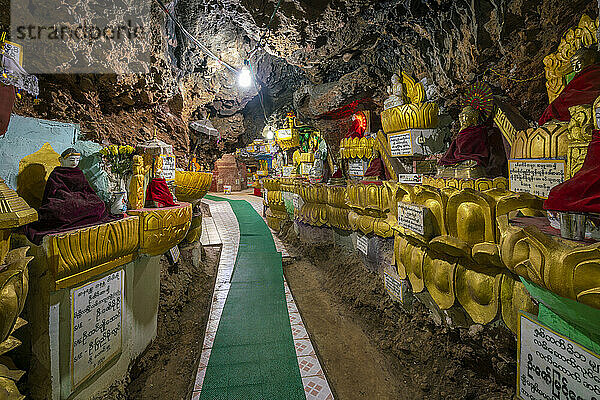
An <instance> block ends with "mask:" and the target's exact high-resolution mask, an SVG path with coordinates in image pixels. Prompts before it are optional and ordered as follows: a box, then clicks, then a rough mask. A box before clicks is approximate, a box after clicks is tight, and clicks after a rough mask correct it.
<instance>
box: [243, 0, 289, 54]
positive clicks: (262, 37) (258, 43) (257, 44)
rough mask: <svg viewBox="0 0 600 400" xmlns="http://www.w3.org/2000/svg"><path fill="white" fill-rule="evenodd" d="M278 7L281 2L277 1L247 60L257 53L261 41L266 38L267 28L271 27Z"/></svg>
mask: <svg viewBox="0 0 600 400" xmlns="http://www.w3.org/2000/svg"><path fill="white" fill-rule="evenodd" d="M280 5H281V0H279V1H277V5H276V6H275V9H274V10H273V14H271V18H269V22H268V23H267V26H266V27H265V31H264V32H263V34H262V35H260V38H259V39H258V42H257V43H256V46H254V49H253V50H252V51H251V52H250V55H249V56H248V58H250V57H252V56H253V55H254V53H256V52H257V51H258V48H259V47H260V45H261V43H262V41H263V39H264V38H265V36H267V32H269V27H270V26H271V22H272V21H273V17H275V14H276V13H277V10H278V9H279V6H280Z"/></svg>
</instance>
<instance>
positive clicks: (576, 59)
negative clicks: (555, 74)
mask: <svg viewBox="0 0 600 400" xmlns="http://www.w3.org/2000/svg"><path fill="white" fill-rule="evenodd" d="M598 60H599V57H598V52H597V51H596V50H593V49H588V48H585V47H582V48H580V49H579V50H577V52H576V53H575V54H574V55H573V56H572V57H571V66H572V68H573V72H575V77H574V78H573V79H572V80H571V82H569V84H568V85H567V86H565V88H564V89H563V91H562V92H561V93H560V95H558V97H557V98H556V99H554V100H553V101H552V103H550V105H548V107H547V108H546V110H545V111H544V113H543V114H542V116H541V118H540V119H539V121H538V123H539V124H540V126H541V125H543V124H545V123H546V122H548V121H551V120H559V121H569V120H570V119H571V114H570V113H569V107H572V106H576V105H581V104H592V103H593V102H594V100H595V99H596V98H597V97H598V96H600V63H598Z"/></svg>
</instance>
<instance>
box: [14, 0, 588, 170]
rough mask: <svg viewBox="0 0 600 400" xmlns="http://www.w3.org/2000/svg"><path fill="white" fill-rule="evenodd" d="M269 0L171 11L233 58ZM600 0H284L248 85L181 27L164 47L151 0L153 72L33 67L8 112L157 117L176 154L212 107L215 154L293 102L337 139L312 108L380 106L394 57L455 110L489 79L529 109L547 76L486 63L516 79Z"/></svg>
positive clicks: (191, 2) (119, 120)
mask: <svg viewBox="0 0 600 400" xmlns="http://www.w3.org/2000/svg"><path fill="white" fill-rule="evenodd" d="M276 3H277V0H178V1H177V3H176V6H175V10H176V15H177V17H178V18H179V19H180V20H181V22H182V23H183V25H184V26H185V27H186V29H188V31H189V32H191V33H192V34H193V35H194V36H196V37H197V38H198V40H200V41H201V42H202V43H204V44H205V45H206V46H207V47H209V48H210V49H211V50H212V51H213V52H214V53H216V54H218V55H220V56H221V57H222V58H223V59H224V60H225V61H226V62H228V63H229V64H231V65H233V66H234V67H237V68H239V67H240V66H241V65H242V63H243V60H244V59H245V58H248V57H249V54H250V53H251V52H252V50H253V49H254V48H255V47H256V42H257V41H258V40H259V38H260V36H261V35H262V34H263V32H265V29H264V27H265V26H266V25H267V23H268V20H269V17H270V15H271V14H272V13H273V10H274V8H275V5H276ZM597 7H598V5H597V2H596V1H595V0H587V1H583V0H573V1H555V0H536V1H532V0H481V1H471V0H454V1H452V0H387V1H379V0H329V1H327V0H322V1H319V0H282V2H281V6H280V8H279V9H278V10H277V13H276V14H275V16H274V18H273V21H272V23H271V26H270V29H269V30H268V32H267V34H266V35H265V38H264V40H263V43H262V45H261V47H260V48H259V49H258V50H257V51H256V52H254V53H253V54H251V57H250V61H251V63H252V66H253V69H254V71H255V74H256V77H257V85H256V86H253V87H251V88H249V89H245V90H242V89H240V88H239V87H238V86H237V84H236V77H235V76H233V75H232V73H231V72H229V71H228V70H227V69H225V68H223V67H222V66H220V65H219V64H218V63H216V62H215V61H213V60H211V59H210V58H208V57H206V55H204V54H203V53H201V52H200V51H199V50H198V49H197V48H196V47H195V46H193V45H192V44H190V42H189V41H188V40H187V39H186V38H184V37H183V36H182V35H181V34H180V33H178V34H177V41H176V46H175V47H174V48H171V50H172V54H173V55H174V58H171V57H169V54H168V51H167V50H168V46H167V42H166V40H165V18H164V15H163V14H162V13H161V11H160V10H159V9H158V8H156V9H155V10H154V11H153V14H152V16H151V21H152V24H153V27H154V28H155V33H156V34H155V35H154V37H153V47H154V49H155V51H154V52H153V57H152V59H153V61H152V65H150V66H149V70H150V73H148V74H145V75H134V76H122V75H118V76H117V75H85V76H83V75H47V76H41V77H40V89H41V95H40V98H41V102H40V104H39V105H34V104H33V103H32V101H31V99H24V100H21V101H20V102H19V103H18V105H17V109H16V112H17V113H20V114H24V115H32V116H38V117H41V118H49V119H58V120H64V121H73V122H80V123H81V125H82V132H83V133H84V134H85V135H86V136H87V137H88V138H91V139H93V140H96V141H100V142H102V141H110V142H114V143H124V142H131V141H139V140H144V139H147V138H149V137H150V136H151V131H152V129H153V127H154V126H157V127H158V129H159V136H160V137H161V138H162V139H163V140H166V141H169V142H171V143H173V144H174V145H175V149H176V151H177V152H178V153H179V154H189V153H190V151H191V148H192V147H193V146H194V143H195V142H196V138H195V137H194V135H193V134H192V133H190V130H189V128H188V124H189V122H190V121H192V120H196V119H201V118H202V117H204V116H209V117H210V118H211V121H212V122H213V124H214V126H215V127H216V128H217V129H219V130H220V132H221V134H222V136H223V140H222V141H221V143H219V145H218V146H217V148H214V146H213V148H207V147H202V146H199V147H197V148H196V151H197V152H198V153H199V155H200V156H201V157H202V158H204V159H206V160H207V161H213V160H214V159H215V158H217V157H218V156H219V155H220V154H222V153H223V152H228V151H232V150H233V149H235V148H236V147H240V146H243V145H244V144H245V143H246V142H248V141H250V140H252V139H253V138H256V137H258V136H259V135H260V131H261V130H262V127H263V124H264V114H266V115H267V116H269V115H271V114H272V113H274V112H279V113H283V112H285V111H287V110H290V109H292V108H293V109H294V110H295V111H296V112H297V113H298V114H299V116H300V117H301V119H302V120H304V122H309V123H312V124H314V125H316V126H318V127H319V128H321V129H322V130H324V131H325V132H326V133H327V134H328V135H329V137H330V138H331V141H332V142H335V141H336V140H337V138H338V137H339V136H340V135H341V134H342V131H343V129H344V123H343V122H340V121H330V120H324V119H321V118H319V116H321V115H323V114H325V113H328V112H330V111H332V110H336V109H340V108H342V107H344V106H346V105H348V104H350V103H352V102H353V101H355V100H365V99H366V100H368V102H367V103H366V104H370V105H371V107H373V109H375V110H379V109H381V107H380V106H381V104H382V101H383V98H384V96H385V88H386V86H387V85H388V84H389V79H390V76H391V75H392V74H393V73H394V72H396V71H397V70H398V69H399V68H402V69H404V70H405V71H407V72H408V73H409V74H411V75H413V76H415V77H416V78H418V79H420V80H422V79H426V82H427V84H426V87H427V91H428V95H429V97H430V98H432V99H433V100H436V101H437V102H438V104H439V105H440V106H441V109H442V110H443V111H445V112H446V113H449V114H450V115H451V116H453V117H456V114H457V112H458V111H457V110H458V98H459V95H460V93H461V91H462V90H463V89H464V88H465V87H466V85H468V84H469V83H471V82H473V81H475V80H478V79H484V80H486V81H487V82H489V83H490V84H491V85H492V87H493V89H494V92H495V94H497V95H500V96H503V97H505V98H506V100H507V101H508V102H510V103H512V104H513V105H514V106H516V107H517V108H519V110H520V111H521V112H522V114H523V115H524V116H525V117H527V118H528V119H530V120H533V119H536V118H537V116H539V114H541V112H542V110H543V109H544V107H545V105H546V104H547V102H548V98H547V96H546V93H545V88H544V80H543V78H538V79H534V80H531V81H528V82H523V83H519V82H514V81H511V80H509V79H506V78H504V77H502V76H499V75H496V74H493V73H492V72H491V71H490V69H489V68H493V69H494V70H495V71H499V72H501V73H502V74H503V75H508V76H510V77H513V78H517V79H527V78H530V77H534V76H536V75H538V74H540V72H543V62H542V60H543V57H544V56H545V55H546V54H548V53H549V52H551V51H553V50H555V49H556V46H557V44H558V42H559V40H560V37H561V35H562V34H563V33H564V32H565V31H566V30H567V29H568V28H569V27H571V26H573V25H575V24H576V23H577V22H578V20H579V18H580V17H581V15H582V14H583V13H587V14H588V15H590V16H592V17H596V16H597ZM124 12H126V10H124ZM5 20H6V18H5V19H4V21H5ZM259 92H260V93H259ZM259 98H261V99H262V100H263V101H262V103H263V105H264V109H265V110H264V112H263V108H262V107H261V102H260V100H259Z"/></svg>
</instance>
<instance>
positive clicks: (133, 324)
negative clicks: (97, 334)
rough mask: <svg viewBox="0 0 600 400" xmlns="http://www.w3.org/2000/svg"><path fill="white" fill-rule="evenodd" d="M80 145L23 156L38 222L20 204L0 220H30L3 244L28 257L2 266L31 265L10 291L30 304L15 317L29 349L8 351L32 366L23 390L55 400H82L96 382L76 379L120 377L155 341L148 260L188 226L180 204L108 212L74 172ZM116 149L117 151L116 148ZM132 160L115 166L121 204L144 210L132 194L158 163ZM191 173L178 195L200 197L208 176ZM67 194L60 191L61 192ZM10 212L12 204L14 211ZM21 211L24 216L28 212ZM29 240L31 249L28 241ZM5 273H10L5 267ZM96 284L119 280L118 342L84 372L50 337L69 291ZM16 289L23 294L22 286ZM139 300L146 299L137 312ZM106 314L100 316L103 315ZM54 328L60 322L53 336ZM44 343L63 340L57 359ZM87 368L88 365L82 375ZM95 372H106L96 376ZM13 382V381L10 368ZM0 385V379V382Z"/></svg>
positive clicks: (153, 267)
mask: <svg viewBox="0 0 600 400" xmlns="http://www.w3.org/2000/svg"><path fill="white" fill-rule="evenodd" d="M78 143H79V142H76V144H75V145H74V146H73V147H72V148H67V149H66V150H64V151H63V153H62V154H60V155H59V154H58V153H57V152H55V151H54V149H53V148H52V145H51V144H50V143H46V144H45V145H44V146H42V148H41V149H40V150H39V151H37V152H35V153H33V154H30V155H28V156H26V157H24V158H23V159H22V160H21V162H20V164H19V170H20V174H19V175H18V176H17V179H16V181H17V186H18V191H19V192H20V193H23V196H25V197H26V198H27V199H28V200H27V201H30V202H31V203H32V204H34V205H35V207H37V208H38V211H39V213H38V214H39V215H40V216H41V217H40V222H34V219H35V218H33V219H32V218H30V217H31V215H33V216H36V215H38V214H36V211H35V210H34V209H29V208H28V207H26V206H27V204H26V203H25V201H23V200H21V201H22V205H21V206H19V207H18V209H15V210H14V211H15V214H14V216H13V217H10V216H8V215H6V216H5V217H6V218H7V219H6V222H7V223H10V224H16V223H17V222H18V221H21V223H29V225H28V226H27V227H26V228H25V230H24V232H25V233H27V234H28V236H25V235H23V234H21V233H19V234H14V235H12V240H11V241H12V243H13V246H17V247H18V246H22V247H23V248H26V247H25V246H29V247H30V250H29V251H30V254H31V255H32V256H33V258H32V259H31V261H29V260H30V258H27V257H25V255H24V253H23V252H22V251H20V250H19V251H18V252H17V253H15V252H14V251H11V252H9V256H7V260H8V262H10V263H11V265H12V264H13V263H15V262H16V261H18V260H20V259H23V260H26V261H27V262H29V264H30V265H29V266H28V269H29V280H28V282H27V285H25V287H24V290H25V291H23V289H19V290H16V297H15V298H20V297H21V296H25V293H26V292H27V286H28V287H29V288H30V296H29V299H28V301H27V303H24V304H25V305H24V308H23V309H24V311H23V316H24V317H25V318H26V319H27V320H28V322H29V326H30V328H29V330H28V333H27V334H28V335H29V336H28V338H27V343H28V344H27V346H29V345H30V343H32V342H35V343H37V344H36V347H35V348H27V349H22V350H19V348H16V349H15V351H18V352H19V353H24V354H25V356H24V357H25V358H24V360H26V361H27V363H28V365H29V366H30V367H29V374H28V385H29V387H30V388H31V389H30V390H31V392H32V393H35V394H36V396H38V397H44V396H48V397H52V393H56V395H57V396H58V395H60V393H59V392H60V390H62V391H63V392H65V393H67V392H68V393H69V394H70V395H73V396H81V397H85V398H87V397H88V396H87V394H89V393H90V391H93V390H95V389H94V388H93V386H94V385H91V386H90V385H89V384H83V383H84V382H86V383H91V382H96V380H97V379H100V381H101V377H102V375H103V374H104V373H105V372H106V371H111V372H110V373H111V374H117V375H119V374H123V376H124V375H125V374H126V373H127V370H128V368H129V362H130V360H131V359H133V358H135V357H137V356H138V355H139V353H140V351H141V350H143V349H144V348H145V347H146V346H147V345H148V344H149V343H150V342H151V341H152V339H153V338H154V336H155V335H156V316H157V310H158V292H159V279H158V277H159V274H160V263H159V261H158V260H159V259H158V258H157V257H154V256H159V255H162V254H163V253H165V252H166V251H168V250H169V249H171V248H172V247H173V246H176V245H177V244H178V243H179V242H181V241H182V240H183V238H184V237H185V236H186V234H187V232H188V229H189V227H190V224H191V220H192V213H191V205H190V204H189V203H180V204H178V205H176V206H175V207H171V208H153V209H144V208H141V209H140V210H139V213H138V214H139V216H137V215H133V214H134V213H135V212H134V211H133V210H131V209H129V210H127V215H122V214H121V215H116V216H115V215H112V214H111V211H112V209H111V206H110V205H106V204H105V203H104V202H103V201H102V200H101V199H99V198H98V196H97V195H96V193H95V191H94V189H93V188H91V187H90V185H89V184H88V183H87V180H86V178H85V176H84V175H83V173H82V172H81V169H79V168H78V163H79V160H80V158H81V157H82V154H81V152H80V151H79V150H78ZM84 145H85V147H86V149H88V150H87V151H89V149H90V147H91V146H89V145H87V144H86V143H84ZM113 147H114V146H113ZM93 148H94V149H96V151H98V149H101V147H100V146H94V147H93ZM106 148H109V147H106ZM106 148H105V149H106ZM121 148H123V151H124V152H123V155H126V154H125V150H127V149H126V146H121ZM114 149H115V150H114V151H119V149H120V148H119V147H114ZM110 151H113V150H110ZM105 153H106V151H105ZM88 154H89V153H88ZM111 154H113V155H114V153H111ZM115 156H116V155H115ZM132 156H133V157H132V158H133V161H134V162H133V163H132V164H133V167H132V166H131V165H130V164H128V163H123V164H122V165H129V167H128V168H133V170H127V171H125V170H123V171H121V173H127V174H128V175H129V176H131V183H130V184H129V189H130V195H129V200H130V201H129V204H127V201H125V203H124V206H125V207H127V206H129V207H132V206H133V207H140V206H141V207H143V201H144V197H145V196H138V194H139V193H142V194H145V193H146V188H147V186H146V183H147V175H146V174H149V173H150V170H152V168H149V166H150V165H151V164H153V166H154V168H155V169H154V171H156V170H160V168H161V166H160V165H159V164H156V163H154V162H152V163H151V162H149V161H148V158H147V159H146V160H145V159H144V157H143V156H140V155H132ZM95 159H99V157H96V158H95ZM115 165H116V164H115ZM173 172H174V171H173ZM136 175H139V177H138V176H136ZM199 177H201V179H199V180H200V183H196V182H195V179H193V178H191V179H188V180H187V181H186V182H187V184H188V185H189V186H187V187H186V188H187V192H186V193H187V194H188V196H189V197H190V198H192V197H195V196H202V195H204V193H205V191H206V190H207V186H208V184H209V181H210V177H211V176H210V174H206V175H200V176H199ZM137 178H139V179H137ZM203 192H204V193H203ZM65 193H67V195H64V194H65ZM15 198H17V197H16V195H15ZM10 201H13V200H10ZM70 201H76V202H77V204H76V206H77V205H78V206H83V207H84V210H85V212H83V211H82V210H77V209H76V208H73V207H74V206H71V205H70V203H69V202H70ZM11 204H12V203H11ZM15 204H16V203H15ZM11 207H13V208H14V205H13V206H11ZM28 209H29V210H31V211H30V212H29V213H28V212H27V210H28ZM61 212H62V214H60V215H61V216H62V217H61V218H57V217H55V215H57V214H56V213H61ZM30 214H31V215H30ZM149 214H152V217H149V216H148V215H149ZM2 217H3V215H0V219H1V218H2ZM70 217H72V218H70ZM53 224H54V225H53ZM15 226H16V225H15ZM3 232H5V231H3ZM28 237H29V238H30V239H31V240H34V241H35V242H36V243H39V245H38V244H34V243H32V242H30V239H29V238H28ZM2 244H4V242H2ZM142 254H151V255H152V257H141V255H142ZM21 256H23V257H21ZM19 263H20V264H19V265H20V267H19V268H20V271H21V273H23V271H25V272H26V271H27V269H24V268H23V265H26V264H23V263H22V262H21V261H19ZM15 265H16V264H15ZM9 270H12V267H10V269H9ZM7 271H8V270H7ZM15 271H16V270H15ZM134 274H135V277H136V280H137V281H138V283H140V286H139V287H133V286H131V287H130V286H128V285H125V281H126V280H127V279H132V278H133V275H134ZM13 275H14V276H13ZM13 275H11V276H13V278H11V279H13V280H14V279H15V278H16V277H17V275H15V274H13ZM7 277H8V275H7ZM104 280H110V281H114V282H117V281H118V282H120V283H119V284H118V285H117V284H115V285H116V286H115V285H113V286H114V288H113V289H114V292H115V293H114V294H113V295H114V296H119V297H120V298H121V299H122V302H120V305H119V307H118V308H117V311H115V312H116V313H117V317H118V316H119V315H120V316H121V318H119V319H118V321H121V324H122V325H119V327H116V326H115V327H112V328H111V329H113V328H114V329H117V328H118V329H117V330H119V331H120V332H121V333H120V335H122V336H121V338H122V340H118V341H115V342H114V343H112V342H111V343H112V344H111V345H110V346H111V348H110V359H107V358H103V357H101V356H100V357H99V358H97V359H96V358H95V357H96V356H97V355H94V354H91V353H90V354H89V357H91V359H93V360H94V361H93V363H92V364H90V365H88V366H87V367H85V368H84V367H82V366H81V365H80V364H81V362H79V361H78V360H81V358H80V357H79V355H77V354H74V353H73V352H74V351H75V350H77V351H78V352H79V351H80V350H81V351H83V350H82V349H81V348H80V347H78V348H77V349H76V348H75V347H76V346H75V347H73V348H72V349H71V348H69V346H65V345H64V343H67V344H68V340H66V341H65V340H63V338H59V337H58V336H57V335H59V332H60V334H61V335H67V336H68V335H69V332H70V331H71V330H72V328H73V324H75V322H76V317H75V314H73V313H72V312H71V311H72V310H71V308H72V307H79V306H77V305H76V304H75V303H73V299H72V297H71V295H70V293H71V291H77V290H79V289H80V288H82V287H86V288H87V287H92V288H93V287H94V285H95V282H104ZM7 285H8V286H11V285H13V286H14V282H12V281H8V282H7ZM90 285H91V286H90ZM8 286H7V289H6V290H7V291H8V290H9V289H8ZM21 287H22V288H23V284H21ZM113 289H111V290H113ZM142 299H143V300H142ZM0 302H1V299H0ZM141 303H144V305H143V307H141ZM7 310H8V309H7ZM17 311H18V310H17ZM134 314H136V315H137V317H136V318H137V319H135V318H132V317H130V316H131V315H134ZM7 315H8V314H7ZM77 315H79V314H77ZM113 317H114V316H107V318H109V319H110V318H113ZM115 318H116V317H115ZM112 320H114V318H113V319H111V321H112ZM15 321H17V323H18V325H19V327H20V326H22V325H23V324H24V321H21V320H17V319H15ZM53 321H56V326H55V325H52V324H53V323H54V322H53ZM152 321H154V323H153V322H152ZM58 324H60V326H61V327H60V331H59V329H58ZM15 325H17V324H15ZM16 328H17V326H15V329H16ZM125 328H126V329H125ZM132 330H134V331H136V332H137V333H136V336H135V337H132V336H131V332H132ZM90 334H91V333H90ZM65 337H66V336H65ZM51 343H63V344H61V345H59V347H58V348H53V349H52V351H53V352H55V353H54V354H56V357H54V358H51V357H50V356H49V354H50V351H51V349H50V347H51ZM13 347H16V343H14V345H11V346H9V347H7V349H10V348H13ZM86 351H87V350H86ZM86 359H87V358H86ZM71 362H74V363H77V365H78V367H77V368H82V369H81V371H79V372H81V373H83V375H82V374H81V373H79V372H78V373H77V374H71V372H69V371H70V369H69V365H70V363H71ZM86 362H87V361H86ZM94 365H96V366H94ZM88 367H89V369H86V368H88ZM65 368H66V369H65ZM61 369H65V371H67V372H66V373H64V374H63V375H61V376H56V375H53V374H54V372H52V371H59V370H61ZM99 370H102V371H105V372H99V373H98V371H99ZM13 376H15V377H16V376H18V373H17V371H15V372H14V374H13ZM111 376H112V375H111ZM61 379H62V387H63V389H58V392H57V388H56V385H55V386H53V385H52V384H51V382H52V381H55V382H61ZM3 382H4V381H1V380H0V384H3ZM59 386H60V385H59Z"/></svg>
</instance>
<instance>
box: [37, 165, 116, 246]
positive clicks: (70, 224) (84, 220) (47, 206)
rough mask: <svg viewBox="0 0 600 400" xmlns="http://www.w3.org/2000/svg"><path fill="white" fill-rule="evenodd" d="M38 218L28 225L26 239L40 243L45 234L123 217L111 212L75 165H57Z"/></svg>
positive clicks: (48, 182)
mask: <svg viewBox="0 0 600 400" xmlns="http://www.w3.org/2000/svg"><path fill="white" fill-rule="evenodd" d="M38 215H39V219H38V220H37V221H36V222H32V223H31V224H29V225H27V226H25V234H26V235H27V238H28V239H29V240H30V241H31V242H32V243H34V244H36V245H39V244H41V243H42V239H43V238H44V236H45V235H49V234H52V233H59V232H65V231H69V230H72V229H75V228H81V227H85V226H90V225H97V224H102V223H105V222H110V221H114V220H117V219H121V218H123V215H111V214H109V213H108V210H107V209H106V206H105V205H104V202H103V201H102V200H101V199H100V197H98V195H97V194H96V192H94V189H92V187H91V186H90V184H89V183H88V181H87V179H86V178H85V175H83V172H82V171H81V170H80V169H79V168H77V167H75V168H70V167H56V168H54V170H53V171H52V172H51V173H50V175H49V176H48V181H47V182H46V188H45V189H44V197H43V198H42V205H41V207H40V209H39V210H38Z"/></svg>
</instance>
